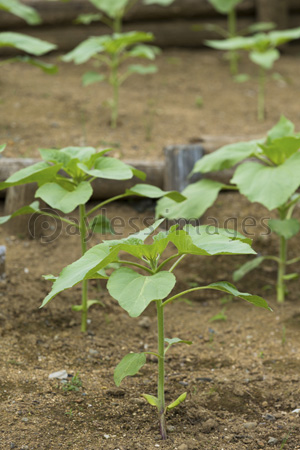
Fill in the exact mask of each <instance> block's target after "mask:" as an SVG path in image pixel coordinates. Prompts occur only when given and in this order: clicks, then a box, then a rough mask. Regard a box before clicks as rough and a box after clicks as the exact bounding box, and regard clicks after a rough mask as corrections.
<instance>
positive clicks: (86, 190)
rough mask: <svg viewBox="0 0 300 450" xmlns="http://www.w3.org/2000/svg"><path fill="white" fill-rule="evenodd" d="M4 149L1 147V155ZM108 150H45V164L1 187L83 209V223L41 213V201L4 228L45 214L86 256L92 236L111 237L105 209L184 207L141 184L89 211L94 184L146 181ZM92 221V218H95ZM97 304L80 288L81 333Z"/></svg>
mask: <svg viewBox="0 0 300 450" xmlns="http://www.w3.org/2000/svg"><path fill="white" fill-rule="evenodd" d="M3 150H4V146H2V151H3ZM109 151H110V149H105V150H102V151H100V152H97V151H96V150H95V149H94V148H92V147H67V148H63V149H61V150H53V149H43V150H40V154H41V157H42V159H43V161H42V162H38V163H36V164H34V165H32V166H30V167H27V168H25V169H21V170H20V171H18V172H16V173H14V174H13V175H12V176H11V177H9V178H8V179H7V180H6V181H5V182H3V183H0V190H2V189H6V188H8V187H10V186H18V185H24V184H28V183H33V182H35V183H37V185H38V190H37V191H36V194H35V196H36V198H40V199H42V200H43V201H44V202H46V203H47V204H48V205H49V206H51V207H52V208H54V209H56V210H59V211H61V212H62V213H64V214H69V213H71V212H72V211H74V210H75V209H76V208H77V207H79V223H76V222H74V221H72V220H69V219H68V218H66V217H60V216H58V215H56V214H54V213H50V212H49V210H48V209H46V210H43V209H41V210H40V209H39V203H38V201H36V202H33V203H32V204H31V205H29V206H24V207H22V208H21V209H19V210H17V211H16V212H14V213H13V214H12V215H10V216H4V217H1V218H0V224H3V223H5V222H7V221H8V220H9V219H11V218H13V217H16V216H19V215H23V214H34V213H37V214H44V215H45V216H50V217H54V218H55V219H58V220H59V221H60V220H61V221H63V222H65V223H67V224H68V225H70V226H72V227H75V228H77V230H78V232H79V235H80V241H81V252H82V255H83V254H84V253H85V252H86V250H87V240H88V235H89V234H90V233H100V234H105V233H111V232H113V230H112V226H111V223H110V221H109V219H108V218H107V217H106V215H102V214H98V215H96V216H94V213H95V212H96V211H98V210H99V209H101V208H102V207H104V206H105V205H107V204H109V203H112V202H114V201H115V200H120V199H123V198H126V197H129V196H142V197H147V196H149V197H150V198H160V197H161V196H163V195H169V196H170V197H172V198H173V199H175V200H178V201H182V200H183V199H184V198H185V197H183V196H182V195H181V194H178V193H177V192H175V191H170V192H164V191H162V190H161V189H159V188H157V187H155V186H151V185H147V184H137V185H135V186H133V187H132V188H131V189H130V190H126V191H125V192H124V193H123V194H120V195H117V196H115V197H111V198H109V199H107V200H104V201H103V202H101V203H99V204H97V205H96V206H95V207H93V208H92V209H90V210H89V211H87V209H86V203H87V202H88V201H89V200H90V198H91V196H92V194H93V188H92V185H91V183H92V181H93V180H95V179H97V178H101V179H106V180H128V179H130V178H132V177H133V176H134V175H135V176H137V177H138V178H141V179H145V174H144V173H143V172H140V171H139V170H136V169H134V168H133V167H132V166H130V165H128V164H125V163H123V162H122V161H120V160H118V159H116V158H111V157H108V156H105V155H106V154H107V153H108V152H109ZM92 215H93V217H91V216H92ZM103 276H104V277H105V273H104V272H103V273H102V274H99V276H98V278H102V277H103ZM45 278H46V279H48V280H52V281H53V278H55V277H53V275H47V276H45ZM97 303H98V304H99V301H98V300H88V283H87V280H83V282H82V300H81V304H80V305H75V306H73V310H75V311H81V314H82V319H81V331H83V332H84V331H86V329H87V314H88V309H89V308H90V307H91V306H92V305H94V304H97Z"/></svg>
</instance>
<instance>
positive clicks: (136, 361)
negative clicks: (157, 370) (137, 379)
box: [114, 353, 146, 386]
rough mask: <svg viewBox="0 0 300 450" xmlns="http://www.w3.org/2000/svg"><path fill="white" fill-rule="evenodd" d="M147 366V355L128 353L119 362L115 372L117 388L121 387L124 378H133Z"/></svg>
mask: <svg viewBox="0 0 300 450" xmlns="http://www.w3.org/2000/svg"><path fill="white" fill-rule="evenodd" d="M144 364H146V355H145V353H128V355H126V356H124V358H123V359H122V360H121V361H120V362H119V364H118V365H117V367H116V368H115V372H114V381H115V383H116V385H117V386H120V384H121V382H122V380H123V378H125V377H128V376H133V375H135V374H137V373H138V371H139V370H140V369H141V367H143V365H144Z"/></svg>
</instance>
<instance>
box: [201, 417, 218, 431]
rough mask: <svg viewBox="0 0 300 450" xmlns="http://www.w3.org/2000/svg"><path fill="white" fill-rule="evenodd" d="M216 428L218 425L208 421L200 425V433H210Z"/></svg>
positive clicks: (210, 420) (213, 421)
mask: <svg viewBox="0 0 300 450" xmlns="http://www.w3.org/2000/svg"><path fill="white" fill-rule="evenodd" d="M217 426H218V424H217V422H216V421H215V420H213V419H208V420H206V421H205V422H204V423H203V424H202V427H201V431H202V432H203V433H210V432H211V431H212V430H214V429H215V428H217Z"/></svg>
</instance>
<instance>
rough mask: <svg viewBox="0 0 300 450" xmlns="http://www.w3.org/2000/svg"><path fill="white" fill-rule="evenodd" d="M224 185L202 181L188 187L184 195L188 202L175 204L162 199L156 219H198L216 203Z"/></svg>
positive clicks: (157, 209)
mask: <svg viewBox="0 0 300 450" xmlns="http://www.w3.org/2000/svg"><path fill="white" fill-rule="evenodd" d="M223 186H224V185H223V184H222V183H218V182H217V181H212V180H205V179H203V180H200V181H197V182H196V183H192V184H190V185H189V186H187V187H186V188H185V189H184V190H183V191H182V195H183V196H184V197H186V200H184V201H182V202H181V203H175V202H174V200H172V199H169V198H162V199H161V200H159V201H158V203H157V207H156V217H160V216H161V217H166V218H168V219H181V218H185V219H198V218H199V217H201V216H202V214H203V213H204V212H205V211H206V210H207V209H208V208H209V207H210V206H211V205H212V204H213V203H214V201H215V200H216V198H217V197H218V194H219V192H220V190H221V189H222V187H223Z"/></svg>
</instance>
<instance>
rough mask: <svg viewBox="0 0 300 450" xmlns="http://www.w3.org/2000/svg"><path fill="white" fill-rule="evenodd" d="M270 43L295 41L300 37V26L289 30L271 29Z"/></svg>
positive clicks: (274, 44) (278, 43)
mask: <svg viewBox="0 0 300 450" xmlns="http://www.w3.org/2000/svg"><path fill="white" fill-rule="evenodd" d="M268 36H269V39H270V43H271V45H273V46H276V47H277V46H278V45H281V44H285V43H286V42H289V41H293V40H294V39H299V38H300V27H298V28H292V29H289V30H280V31H271V32H270V33H269V35H268Z"/></svg>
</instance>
